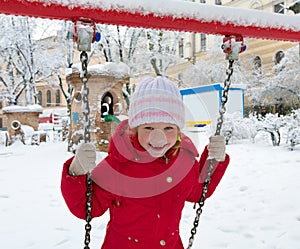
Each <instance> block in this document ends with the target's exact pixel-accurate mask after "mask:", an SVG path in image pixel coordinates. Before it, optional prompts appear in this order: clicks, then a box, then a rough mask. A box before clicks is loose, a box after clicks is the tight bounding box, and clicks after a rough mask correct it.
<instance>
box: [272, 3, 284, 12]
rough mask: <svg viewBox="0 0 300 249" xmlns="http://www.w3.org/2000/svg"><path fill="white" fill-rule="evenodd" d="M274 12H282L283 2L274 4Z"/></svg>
mask: <svg viewBox="0 0 300 249" xmlns="http://www.w3.org/2000/svg"><path fill="white" fill-rule="evenodd" d="M274 12H275V13H279V14H284V2H280V3H277V4H275V5H274Z"/></svg>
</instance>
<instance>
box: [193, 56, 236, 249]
mask: <svg viewBox="0 0 300 249" xmlns="http://www.w3.org/2000/svg"><path fill="white" fill-rule="evenodd" d="M233 63H234V60H229V66H228V69H227V71H226V75H227V78H226V80H225V82H224V90H223V94H222V105H221V107H220V109H219V118H218V120H217V121H218V122H217V127H216V132H215V135H220V134H221V128H222V125H223V118H224V114H225V111H226V108H225V104H226V103H227V100H228V91H229V87H230V83H231V76H232V73H233ZM214 165H215V160H214V159H210V160H209V167H208V169H207V175H206V178H205V181H204V184H203V189H202V195H201V198H200V200H199V202H198V204H199V207H198V208H197V209H196V217H195V219H194V223H193V225H194V226H193V228H192V229H191V236H190V238H189V244H188V247H187V249H190V248H192V245H193V243H194V237H195V235H196V232H197V227H198V225H199V220H200V215H201V214H202V208H203V206H204V201H205V198H206V194H207V191H208V186H209V184H210V180H211V175H212V172H213V169H214Z"/></svg>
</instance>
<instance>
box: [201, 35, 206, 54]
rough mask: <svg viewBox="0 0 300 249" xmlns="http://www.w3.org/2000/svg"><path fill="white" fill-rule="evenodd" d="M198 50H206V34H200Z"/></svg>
mask: <svg viewBox="0 0 300 249" xmlns="http://www.w3.org/2000/svg"><path fill="white" fill-rule="evenodd" d="M200 51H206V34H200Z"/></svg>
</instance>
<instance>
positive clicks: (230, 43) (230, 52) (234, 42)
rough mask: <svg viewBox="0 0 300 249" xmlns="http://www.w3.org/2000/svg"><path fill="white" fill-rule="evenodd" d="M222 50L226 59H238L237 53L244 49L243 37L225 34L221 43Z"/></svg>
mask: <svg viewBox="0 0 300 249" xmlns="http://www.w3.org/2000/svg"><path fill="white" fill-rule="evenodd" d="M221 48H222V50H223V52H224V53H225V54H226V60H238V59H239V53H242V52H244V51H245V50H246V45H245V44H244V38H243V36H241V35H226V36H225V37H224V38H223V44H222V45H221Z"/></svg>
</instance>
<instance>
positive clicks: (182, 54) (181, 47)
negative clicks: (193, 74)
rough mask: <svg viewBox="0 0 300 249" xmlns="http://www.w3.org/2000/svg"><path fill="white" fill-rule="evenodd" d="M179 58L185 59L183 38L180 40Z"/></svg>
mask: <svg viewBox="0 0 300 249" xmlns="http://www.w3.org/2000/svg"><path fill="white" fill-rule="evenodd" d="M178 50H179V57H180V58H183V57H184V53H183V38H180V40H179V48H178Z"/></svg>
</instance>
